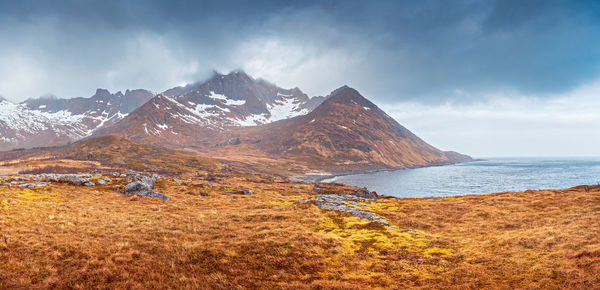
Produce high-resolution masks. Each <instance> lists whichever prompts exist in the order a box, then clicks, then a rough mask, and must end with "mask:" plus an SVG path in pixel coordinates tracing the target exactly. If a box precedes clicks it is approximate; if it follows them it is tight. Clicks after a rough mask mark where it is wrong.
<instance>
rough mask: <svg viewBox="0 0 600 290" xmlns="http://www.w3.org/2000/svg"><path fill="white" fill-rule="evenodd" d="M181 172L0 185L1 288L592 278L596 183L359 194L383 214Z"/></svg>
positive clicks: (395, 284)
mask: <svg viewBox="0 0 600 290" xmlns="http://www.w3.org/2000/svg"><path fill="white" fill-rule="evenodd" d="M183 181H184V184H183V185H178V184H176V183H175V182H173V181H172V180H171V179H168V178H163V179H159V181H158V183H157V185H156V188H157V190H158V191H159V192H161V193H164V194H166V195H168V196H171V197H172V198H173V200H170V201H164V200H159V199H153V198H147V197H138V196H134V197H126V196H124V195H123V194H121V193H118V192H116V191H115V188H117V187H119V186H120V185H121V184H120V181H116V182H114V183H112V184H109V185H105V186H96V187H77V186H72V185H66V184H59V183H52V185H51V186H50V187H43V188H41V187H40V188H35V189H25V188H16V187H6V186H2V187H0V288H2V289H21V288H75V289H89V288H117V289H123V288H134V289H151V288H184V289H186V288H187V289H203V288H227V289H236V288H294V289H296V288H405V287H411V288H412V287H414V288H461V289H464V288H489V289H513V288H527V289H531V288H590V289H592V288H598V287H600V188H599V187H577V188H571V189H565V190H543V191H527V192H506V193H495V194H488V195H478V196H461V197H448V198H436V199H394V198H390V199H380V200H357V201H358V203H359V204H360V205H363V206H358V205H357V207H360V208H363V209H366V210H368V211H371V212H372V213H375V214H377V215H379V216H381V217H383V218H385V219H386V220H387V221H389V222H390V223H391V224H393V225H395V226H397V228H391V227H385V226H383V225H381V224H379V223H376V222H370V221H368V220H364V219H359V218H356V217H353V216H351V215H350V214H349V213H343V212H338V211H332V210H322V209H319V208H318V207H317V206H315V205H314V204H313V203H311V202H305V201H298V199H303V198H308V197H310V196H312V195H314V192H313V184H310V183H293V182H283V183H278V182H271V181H268V180H265V179H260V178H255V179H253V178H251V177H235V176H230V177H225V178H222V179H220V180H217V181H216V182H215V183H218V184H219V185H222V186H221V187H217V188H205V187H202V186H200V185H199V183H200V182H203V180H201V179H192V178H189V179H183ZM295 185H300V186H302V189H298V188H293V187H292V186H295ZM230 186H241V187H244V188H248V189H251V190H252V191H253V192H254V195H231V194H228V193H225V192H224V191H223V190H224V189H227V188H229V187H230ZM336 186H338V187H339V188H340V189H341V188H343V187H344V186H342V185H336Z"/></svg>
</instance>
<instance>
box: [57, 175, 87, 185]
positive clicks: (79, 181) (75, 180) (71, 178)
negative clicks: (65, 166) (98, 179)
mask: <svg viewBox="0 0 600 290" xmlns="http://www.w3.org/2000/svg"><path fill="white" fill-rule="evenodd" d="M58 181H60V182H66V183H71V184H74V185H79V186H81V185H84V184H85V183H87V182H89V180H87V179H85V178H81V177H78V176H75V175H65V176H62V177H60V178H59V179H58Z"/></svg>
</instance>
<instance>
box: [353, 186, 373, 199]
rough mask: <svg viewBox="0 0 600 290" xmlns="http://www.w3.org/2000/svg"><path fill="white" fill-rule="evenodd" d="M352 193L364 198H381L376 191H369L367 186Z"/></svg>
mask: <svg viewBox="0 0 600 290" xmlns="http://www.w3.org/2000/svg"><path fill="white" fill-rule="evenodd" d="M352 195H354V196H356V197H360V198H364V199H379V195H377V192H375V191H368V190H367V188H361V189H359V190H357V191H356V192H354V193H353V194H352Z"/></svg>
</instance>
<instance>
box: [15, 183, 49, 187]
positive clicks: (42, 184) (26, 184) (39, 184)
mask: <svg viewBox="0 0 600 290" xmlns="http://www.w3.org/2000/svg"><path fill="white" fill-rule="evenodd" d="M18 186H19V187H28V188H36V187H42V186H50V184H48V183H45V182H36V183H23V184H19V185H18Z"/></svg>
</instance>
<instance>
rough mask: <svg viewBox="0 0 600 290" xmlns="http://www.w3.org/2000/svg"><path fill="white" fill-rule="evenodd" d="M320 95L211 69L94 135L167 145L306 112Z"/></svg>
mask: <svg viewBox="0 0 600 290" xmlns="http://www.w3.org/2000/svg"><path fill="white" fill-rule="evenodd" d="M324 99H325V98H324V97H313V98H310V97H308V96H307V95H306V94H305V93H303V92H302V91H301V90H300V89H298V88H293V89H282V88H279V87H277V86H275V85H273V84H271V83H268V82H266V81H264V80H255V79H253V78H252V77H250V76H248V75H247V74H245V73H244V72H241V71H236V72H232V73H230V74H227V75H222V74H218V73H215V74H214V75H213V77H212V78H210V79H209V80H208V81H206V82H201V83H196V84H191V85H187V86H185V87H177V88H173V89H169V90H167V91H165V92H163V93H162V94H159V95H157V96H156V97H154V98H153V99H151V100H150V101H149V102H148V103H146V104H144V105H143V106H141V107H139V108H138V109H136V110H135V111H133V112H132V113H131V114H130V115H129V116H127V117H126V118H124V119H123V120H122V121H120V122H119V123H118V124H115V125H114V126H111V127H106V128H105V129H102V130H99V131H98V132H97V133H95V136H98V135H109V134H121V135H125V136H126V137H127V138H130V139H133V140H142V139H146V138H147V137H154V136H156V137H159V138H160V139H163V142H166V143H169V144H187V143H194V142H193V140H198V139H199V138H200V137H202V136H207V135H211V134H214V133H216V132H219V131H226V130H229V129H231V128H235V127H248V126H258V125H263V124H268V123H272V122H275V121H279V120H283V119H289V118H292V117H295V116H300V115H306V114H308V113H309V112H310V111H312V110H313V109H314V108H315V107H316V106H317V105H319V104H320V103H321V102H322V101H323V100H324Z"/></svg>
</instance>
